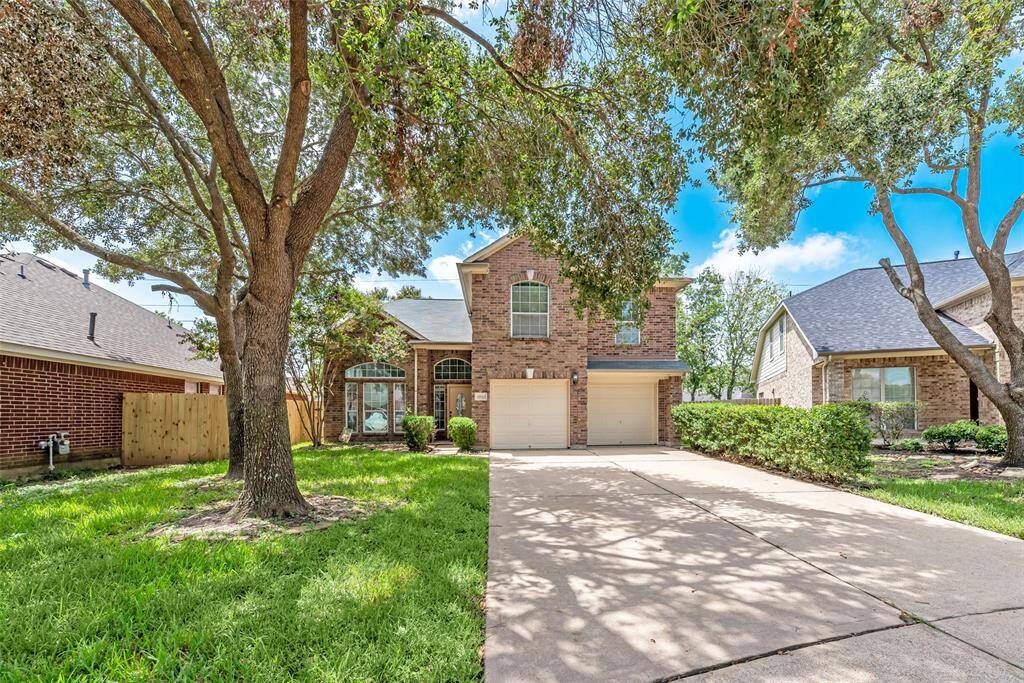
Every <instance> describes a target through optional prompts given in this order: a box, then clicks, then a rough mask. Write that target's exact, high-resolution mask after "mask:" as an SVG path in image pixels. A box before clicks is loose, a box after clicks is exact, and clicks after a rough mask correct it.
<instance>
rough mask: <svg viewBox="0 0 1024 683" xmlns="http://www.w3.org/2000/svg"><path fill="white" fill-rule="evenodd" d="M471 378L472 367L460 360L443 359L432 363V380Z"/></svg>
mask: <svg viewBox="0 0 1024 683" xmlns="http://www.w3.org/2000/svg"><path fill="white" fill-rule="evenodd" d="M472 378H473V366H471V365H470V364H469V363H467V362H466V361H464V360H462V359H461V358H445V359H444V360H439V361H437V362H436V363H434V379H465V380H469V379H472Z"/></svg>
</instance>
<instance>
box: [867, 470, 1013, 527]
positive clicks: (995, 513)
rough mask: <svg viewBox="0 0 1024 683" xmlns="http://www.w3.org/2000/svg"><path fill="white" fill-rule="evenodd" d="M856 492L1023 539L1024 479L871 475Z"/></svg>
mask: <svg viewBox="0 0 1024 683" xmlns="http://www.w3.org/2000/svg"><path fill="white" fill-rule="evenodd" d="M866 484H867V488H865V489H860V490H858V492H859V493H861V494H863V495H866V496H870V497H872V498H877V499H878V500H884V501H885V502H887V503H893V504H895V505H902V506H903V507H906V508H910V509H912V510H920V511H921V512H930V513H931V514H933V515H938V516H939V517H945V518H946V519H952V520H954V521H957V522H963V523H964V524H970V525H972V526H977V527H981V528H983V529H989V530H991V531H998V532H999V533H1002V534H1007V535H1010V536H1017V537H1020V538H1024V482H1014V483H1010V482H1005V481H976V480H975V481H972V480H959V481H930V480H927V479H903V478H888V477H871V478H870V479H869V480H868V481H867V482H866Z"/></svg>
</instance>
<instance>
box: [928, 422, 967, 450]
mask: <svg viewBox="0 0 1024 683" xmlns="http://www.w3.org/2000/svg"><path fill="white" fill-rule="evenodd" d="M977 435H978V425H977V423H976V422H971V421H970V420H957V421H956V422H950V423H949V424H944V425H936V426H934V427H929V428H928V429H926V430H924V431H923V432H921V438H923V439H924V440H925V441H927V442H928V443H931V444H939V445H940V446H942V448H943V449H944V450H947V451H955V450H956V449H957V447H959V446H960V444H962V443H964V442H965V441H974V439H975V437H977Z"/></svg>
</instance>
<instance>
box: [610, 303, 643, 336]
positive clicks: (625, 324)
mask: <svg viewBox="0 0 1024 683" xmlns="http://www.w3.org/2000/svg"><path fill="white" fill-rule="evenodd" d="M620 316H621V317H620V318H619V320H618V322H617V323H616V328H615V344H616V345H617V346H636V345H637V344H639V343H640V328H639V327H637V325H636V316H635V315H633V306H632V304H629V303H627V304H625V305H624V306H623V307H622V313H621V314H620Z"/></svg>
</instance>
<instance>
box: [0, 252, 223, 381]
mask: <svg viewBox="0 0 1024 683" xmlns="http://www.w3.org/2000/svg"><path fill="white" fill-rule="evenodd" d="M21 265H24V266H25V275H26V277H24V278H22V277H21V276H20V275H19V272H20V266H21ZM90 313H96V314H97V316H96V335H95V341H90V340H89V339H88V338H87V334H88V329H89V314H90ZM184 332H185V329H184V328H183V327H181V326H180V325H176V324H171V325H170V326H168V321H167V320H166V319H164V318H162V317H160V316H158V315H156V314H155V313H153V312H152V311H147V310H146V309H144V308H142V307H141V306H138V305H137V304H133V303H132V302H130V301H128V300H127V299H123V298H121V297H120V296H118V295H116V294H114V293H113V292H109V291H107V290H105V289H103V288H102V287H100V286H98V285H97V284H96V283H90V285H89V287H88V288H86V287H85V286H84V285H83V283H82V279H81V278H80V277H79V276H78V275H76V274H74V273H71V272H69V271H67V270H64V269H63V268H59V267H57V266H55V265H53V264H51V263H49V262H48V261H46V260H45V259H43V258H39V257H37V256H35V255H33V254H15V255H13V256H10V255H9V256H0V345H3V344H19V345H22V346H29V347H33V348H36V349H44V350H48V351H56V352H60V353H70V354H76V355H80V356H88V357H90V358H97V359H101V360H104V361H113V362H116V363H131V364H137V365H145V366H149V367H152V368H154V369H163V370H173V371H176V372H185V373H191V374H195V375H204V376H208V377H210V378H211V379H214V380H217V381H220V380H221V379H222V375H221V372H220V365H219V363H213V362H210V361H205V360H197V359H194V358H193V357H192V356H193V352H192V351H191V349H190V348H189V347H188V345H187V344H182V343H181V335H182V334H183V333H184ZM156 374H159V373H156Z"/></svg>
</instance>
